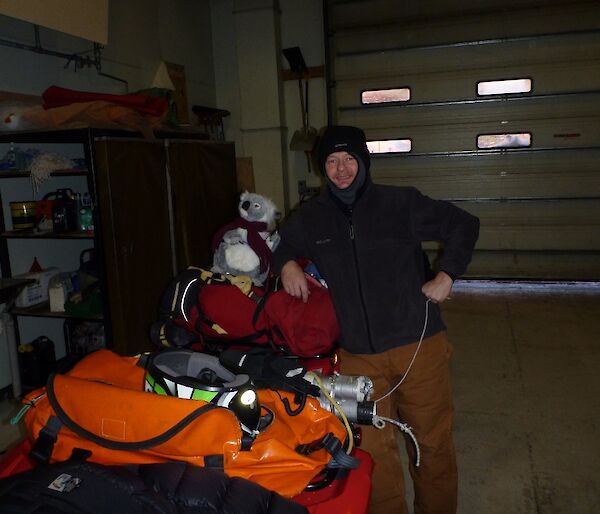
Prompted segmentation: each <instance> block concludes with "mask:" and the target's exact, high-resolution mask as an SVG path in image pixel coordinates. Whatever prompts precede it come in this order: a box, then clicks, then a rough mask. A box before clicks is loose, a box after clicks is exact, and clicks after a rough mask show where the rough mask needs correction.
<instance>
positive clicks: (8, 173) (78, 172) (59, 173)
mask: <svg viewBox="0 0 600 514" xmlns="http://www.w3.org/2000/svg"><path fill="white" fill-rule="evenodd" d="M87 174H88V170H87V168H81V169H64V170H56V171H53V172H51V173H50V176H51V177H83V176H86V175H87ZM30 176H31V172H30V171H24V170H0V179H2V178H29V177H30Z"/></svg>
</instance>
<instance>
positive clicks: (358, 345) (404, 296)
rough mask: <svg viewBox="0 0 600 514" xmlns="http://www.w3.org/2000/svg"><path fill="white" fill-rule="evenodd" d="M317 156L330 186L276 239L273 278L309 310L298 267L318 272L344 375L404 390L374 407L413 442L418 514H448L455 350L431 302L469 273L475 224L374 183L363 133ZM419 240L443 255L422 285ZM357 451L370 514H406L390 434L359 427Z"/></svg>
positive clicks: (328, 143) (344, 132)
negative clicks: (364, 466)
mask: <svg viewBox="0 0 600 514" xmlns="http://www.w3.org/2000/svg"><path fill="white" fill-rule="evenodd" d="M318 158H319V165H320V168H321V170H322V171H323V172H324V174H325V177H326V184H327V186H326V187H325V188H324V190H323V192H322V193H321V194H320V196H318V197H316V198H314V199H312V200H311V201H309V202H306V203H305V204H303V205H302V206H301V207H300V208H299V209H298V211H297V212H296V213H294V214H293V215H292V216H291V217H290V219H289V220H288V221H287V222H286V223H285V225H284V226H283V228H282V229H281V243H280V244H279V247H278V248H277V250H276V252H275V255H274V268H275V270H276V271H280V272H281V279H282V283H283V287H284V289H285V290H286V291H287V292H288V293H289V294H290V295H292V296H295V297H297V298H302V299H303V300H304V301H307V299H308V295H309V290H308V285H307V282H306V278H305V275H304V273H303V270H302V269H301V268H300V266H299V265H298V264H297V263H296V258H298V257H305V258H308V259H310V260H311V261H313V262H314V263H315V265H316V267H317V269H318V270H319V273H320V274H321V276H322V277H323V278H324V279H325V281H326V282H327V285H328V287H329V290H330V292H331V296H332V299H333V303H334V305H335V309H336V313H337V316H338V320H339V323H340V328H341V338H340V341H339V343H340V346H341V352H340V353H341V355H340V357H341V359H340V362H341V371H342V373H344V374H348V375H366V376H369V377H370V378H371V379H372V380H373V382H374V385H375V395H376V397H378V398H380V397H382V396H384V395H385V393H387V392H388V391H390V390H391V389H392V388H393V387H394V385H395V384H397V383H398V382H399V381H400V380H402V384H401V385H400V387H398V388H397V389H396V390H395V391H394V392H393V393H392V394H390V395H389V396H386V398H382V399H381V401H379V402H377V413H378V414H379V415H381V416H386V417H391V418H395V419H397V418H398V417H400V419H401V420H402V421H403V422H406V423H408V424H409V425H410V426H411V427H412V428H413V431H414V434H415V436H416V438H417V439H418V441H419V444H420V448H421V464H420V466H419V467H418V468H417V467H415V466H414V450H413V449H412V446H411V445H409V444H407V449H408V451H409V454H410V456H411V457H412V458H411V464H410V472H411V476H412V479H413V482H414V489H415V513H416V514H434V513H435V514H442V513H443V514H453V513H455V512H456V500H457V472H456V460H455V452H454V444H453V440H452V418H453V405H452V395H451V389H450V373H449V366H448V364H449V358H450V354H451V351H452V350H451V346H450V344H449V343H448V340H447V337H446V331H445V326H444V323H443V321H442V318H441V315H440V310H439V308H438V305H437V304H438V303H441V302H443V301H444V300H446V299H447V298H448V297H449V295H450V292H451V290H452V284H453V281H454V279H455V278H456V277H458V276H460V275H462V274H463V273H464V272H465V270H466V268H467V265H468V263H469V262H470V260H471V255H472V252H473V248H474V246H475V242H476V241H477V237H478V234H479V220H478V219H477V218H476V217H474V216H472V215H470V214H469V213H467V212H465V211H463V210H461V209H459V208H458V207H455V206H454V205H452V204H451V203H449V202H445V201H438V200H433V199H431V198H428V197H426V196H424V195H422V194H421V193H420V192H419V191H418V190H416V189H414V188H409V187H393V186H383V185H377V184H374V183H372V182H371V179H370V176H369V167H370V156H369V151H368V148H367V144H366V138H365V134H364V132H363V131H362V130H361V129H359V128H356V127H348V126H330V127H328V128H327V129H326V130H325V132H324V134H323V136H322V138H321V141H320V144H319V148H318ZM422 241H440V242H441V243H443V245H444V249H443V256H442V258H441V260H440V264H439V267H440V271H439V272H438V273H437V274H436V275H435V276H434V277H433V278H432V279H431V280H428V279H426V269H425V266H424V259H423V251H422V248H421V242H422ZM421 340H422V343H421V344H419V343H420V342H421ZM411 362H412V364H411ZM409 366H410V368H409ZM408 369H410V371H409V372H408V373H406V372H407V370H408ZM405 375H406V376H405ZM362 447H363V448H364V449H366V450H367V451H369V452H370V453H371V455H372V456H373V458H374V460H375V471H374V475H373V493H372V497H371V504H370V509H369V512H370V513H371V514H376V513H380V512H381V513H407V512H408V510H407V507H406V502H405V499H404V483H403V479H402V468H401V461H400V457H399V454H398V448H397V444H396V433H395V431H394V429H393V428H392V427H386V428H385V429H383V430H379V429H376V428H372V427H368V428H366V429H365V430H364V431H363V446H362Z"/></svg>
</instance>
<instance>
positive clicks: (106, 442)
mask: <svg viewBox="0 0 600 514" xmlns="http://www.w3.org/2000/svg"><path fill="white" fill-rule="evenodd" d="M55 376H56V374H55V373H52V374H51V375H50V377H49V378H48V383H47V385H46V393H47V395H48V401H49V402H50V405H51V406H52V408H53V409H54V412H56V414H57V416H58V417H59V418H60V421H61V422H62V423H63V424H64V425H65V426H66V427H68V428H69V429H70V430H72V431H73V432H75V433H76V434H77V435H79V436H80V437H83V438H84V439H89V440H90V441H92V442H94V443H96V444H98V445H99V446H102V447H104V448H108V449H110V450H129V451H136V450H146V449H148V448H152V447H154V446H158V445H159V444H162V443H164V442H165V441H168V440H169V439H171V438H172V437H173V436H175V435H176V434H178V433H179V432H181V431H182V430H183V429H184V428H185V427H187V426H188V425H189V424H190V423H191V422H192V421H194V420H195V419H196V418H199V417H200V416H202V415H203V414H205V413H207V412H208V411H211V410H213V409H222V408H224V407H219V406H218V405H215V404H213V403H207V404H205V405H202V406H201V407H198V408H197V409H196V410H194V411H193V412H191V413H190V414H188V415H187V416H186V417H185V418H183V419H182V420H181V421H179V422H178V423H177V424H176V425H174V426H172V427H171V428H169V429H168V430H166V431H165V432H163V433H162V434H160V435H157V436H155V437H151V438H150V439H146V440H143V441H133V442H123V441H113V440H111V439H105V438H104V437H100V436H98V435H96V434H94V433H92V432H90V431H89V430H86V429H85V428H83V427H82V426H80V425H78V424H77V423H76V422H75V421H73V420H72V419H71V418H70V417H69V416H68V414H67V413H66V412H65V411H64V409H63V408H62V407H61V405H60V403H59V402H58V398H56V395H55V393H54V377H55ZM51 419H52V418H51ZM45 428H46V427H44V430H45ZM59 428H60V427H59ZM42 431H43V430H42ZM57 433H58V431H57ZM50 437H51V434H50ZM54 441H56V437H54ZM36 444H37V443H36ZM43 444H47V443H43ZM52 444H54V443H52Z"/></svg>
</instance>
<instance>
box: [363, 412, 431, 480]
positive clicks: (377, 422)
mask: <svg viewBox="0 0 600 514" xmlns="http://www.w3.org/2000/svg"><path fill="white" fill-rule="evenodd" d="M386 421H387V422H388V423H391V424H392V425H396V426H397V427H398V428H399V429H400V430H401V431H402V432H404V433H405V434H408V435H409V436H410V438H411V439H412V442H413V445H414V447H415V450H416V454H415V467H417V468H418V467H419V466H420V465H421V449H420V448H419V442H418V441H417V438H416V437H415V434H413V432H412V428H411V427H409V426H408V425H407V424H406V423H401V422H400V421H398V420H396V419H390V418H386V417H384V416H374V417H373V426H374V427H376V428H379V429H382V428H383V427H385V422H386Z"/></svg>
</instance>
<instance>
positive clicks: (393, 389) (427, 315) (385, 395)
mask: <svg viewBox="0 0 600 514" xmlns="http://www.w3.org/2000/svg"><path fill="white" fill-rule="evenodd" d="M430 301H431V299H429V298H427V301H426V302H425V321H424V322H423V331H422V332H421V338H420V339H419V344H418V345H417V349H416V350H415V353H414V354H413V356H412V359H411V361H410V363H409V364H408V367H407V368H406V371H405V372H404V375H402V378H401V379H400V380H399V381H398V383H397V384H396V385H395V386H394V387H392V388H391V389H390V390H389V391H388V392H387V393H385V394H384V395H383V396H382V397H381V398H377V400H375V403H378V402H380V401H381V400H383V399H385V398H387V397H388V396H389V395H390V394H392V393H393V392H394V391H395V390H396V389H398V388H399V387H400V385H401V384H402V382H404V379H405V378H406V377H407V375H408V372H409V371H410V368H412V365H413V363H414V362H415V359H416V358H417V354H418V353H419V350H420V349H421V343H423V337H425V331H426V330H427V321H428V319H429V302H430ZM411 435H412V434H411Z"/></svg>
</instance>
